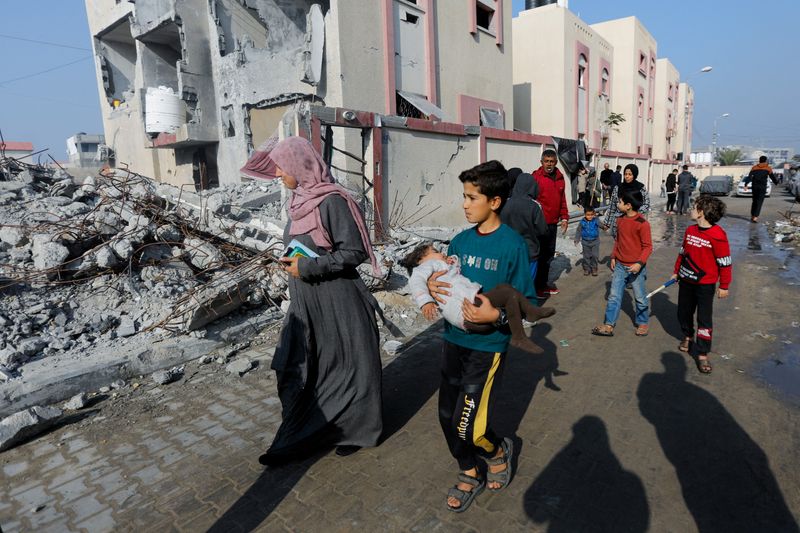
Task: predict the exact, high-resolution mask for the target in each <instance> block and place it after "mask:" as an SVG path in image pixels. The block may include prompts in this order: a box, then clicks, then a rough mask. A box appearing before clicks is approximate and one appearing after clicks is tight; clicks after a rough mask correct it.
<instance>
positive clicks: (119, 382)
mask: <svg viewBox="0 0 800 533" xmlns="http://www.w3.org/2000/svg"><path fill="white" fill-rule="evenodd" d="M123 387H125V380H124V379H117V380H115V381H112V382H111V388H112V389H115V390H116V389H121V388H123Z"/></svg>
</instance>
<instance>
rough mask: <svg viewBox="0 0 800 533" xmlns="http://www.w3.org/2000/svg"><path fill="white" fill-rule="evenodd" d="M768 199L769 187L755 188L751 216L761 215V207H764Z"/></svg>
mask: <svg viewBox="0 0 800 533" xmlns="http://www.w3.org/2000/svg"><path fill="white" fill-rule="evenodd" d="M766 197H767V186H766V185H765V186H763V187H760V186H759V187H757V186H753V202H752V203H751V204H750V216H751V217H757V216H760V215H761V206H762V205H764V198H766Z"/></svg>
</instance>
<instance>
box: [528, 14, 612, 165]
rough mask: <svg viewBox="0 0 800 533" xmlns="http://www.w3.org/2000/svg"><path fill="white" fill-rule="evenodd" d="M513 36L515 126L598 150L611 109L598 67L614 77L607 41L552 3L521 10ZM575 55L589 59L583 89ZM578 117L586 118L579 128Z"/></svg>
mask: <svg viewBox="0 0 800 533" xmlns="http://www.w3.org/2000/svg"><path fill="white" fill-rule="evenodd" d="M513 39H514V99H515V100H514V104H515V110H516V111H515V115H514V117H515V118H514V125H515V127H516V128H518V129H521V130H524V131H534V132H537V133H547V134H551V135H556V136H558V137H565V138H570V139H576V138H579V137H580V138H583V139H584V140H585V142H586V143H587V145H588V146H589V147H590V148H592V149H593V150H597V149H598V148H599V147H600V145H601V142H602V137H603V136H604V135H605V134H606V128H605V126H604V124H603V121H604V120H605V118H606V117H607V116H608V113H609V112H610V111H612V109H611V105H610V98H609V97H611V96H612V95H611V93H610V90H609V91H606V92H607V93H608V95H603V93H602V89H601V73H602V70H603V68H606V69H607V70H608V71H609V76H610V78H611V79H613V76H614V68H613V63H612V60H613V56H612V47H611V45H610V44H609V42H608V41H607V40H606V39H604V38H603V37H602V36H600V35H599V34H598V33H597V32H595V31H594V30H592V28H591V27H590V26H589V25H587V24H585V23H584V22H583V21H582V20H580V18H578V16H577V15H575V14H574V13H572V12H571V11H569V10H568V9H567V8H564V7H560V6H558V5H557V4H551V5H547V6H543V7H539V8H535V9H530V10H527V11H522V12H521V13H520V14H519V16H518V17H516V18H515V19H514V21H513ZM580 54H583V55H584V56H586V59H587V62H588V65H587V70H586V72H585V75H584V89H583V90H584V91H585V93H584V92H583V91H580V92H579V88H578V57H579V55H580ZM579 99H581V102H580V103H579ZM579 115H580V116H579ZM579 120H580V121H581V123H583V122H584V121H585V127H583V128H580V129H581V131H580V132H579ZM608 148H609V149H616V148H615V146H613V145H609V146H608Z"/></svg>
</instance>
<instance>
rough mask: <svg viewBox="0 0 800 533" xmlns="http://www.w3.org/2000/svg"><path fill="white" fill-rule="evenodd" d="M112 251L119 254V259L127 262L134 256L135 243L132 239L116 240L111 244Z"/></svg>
mask: <svg viewBox="0 0 800 533" xmlns="http://www.w3.org/2000/svg"><path fill="white" fill-rule="evenodd" d="M111 249H112V250H114V253H115V254H117V257H119V258H120V259H122V260H123V261H127V260H128V259H130V257H131V256H132V255H133V243H132V242H131V241H130V239H124V238H123V239H116V240H114V241H113V242H112V243H111Z"/></svg>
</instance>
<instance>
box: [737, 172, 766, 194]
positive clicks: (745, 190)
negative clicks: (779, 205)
mask: <svg viewBox="0 0 800 533" xmlns="http://www.w3.org/2000/svg"><path fill="white" fill-rule="evenodd" d="M746 179H747V176H742V179H740V180H739V184H738V185H737V186H736V196H753V188H752V187H750V183H745V180H746ZM770 194H772V180H767V198H769V195H770Z"/></svg>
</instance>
